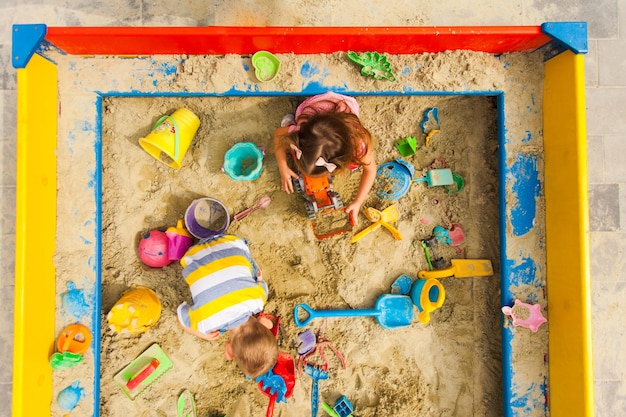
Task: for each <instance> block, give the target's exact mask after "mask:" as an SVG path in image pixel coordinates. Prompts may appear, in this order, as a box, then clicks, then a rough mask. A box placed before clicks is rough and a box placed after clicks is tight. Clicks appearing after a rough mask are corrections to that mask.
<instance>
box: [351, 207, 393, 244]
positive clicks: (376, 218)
mask: <svg viewBox="0 0 626 417" xmlns="http://www.w3.org/2000/svg"><path fill="white" fill-rule="evenodd" d="M363 214H365V217H367V219H368V220H369V221H371V222H372V224H370V225H369V226H367V227H366V228H365V229H363V230H361V231H360V232H359V233H357V234H356V235H354V236H352V239H350V242H351V243H354V242H357V241H358V240H360V239H361V238H362V237H364V236H365V235H367V234H369V233H370V232H372V231H374V230H376V229H378V228H380V226H383V227H385V228H386V229H387V230H389V231H390V232H391V235H392V236H393V237H394V238H395V239H397V240H402V234H401V233H400V232H399V231H398V229H396V228H395V227H394V226H392V225H391V223H393V222H395V221H396V220H398V215H399V214H398V209H397V208H396V206H395V205H394V204H392V205H390V206H389V207H387V208H386V209H384V210H383V211H379V210H376V209H375V208H372V207H367V208H366V209H365V210H363Z"/></svg>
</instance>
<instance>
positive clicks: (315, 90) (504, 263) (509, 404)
mask: <svg viewBox="0 0 626 417" xmlns="http://www.w3.org/2000/svg"><path fill="white" fill-rule="evenodd" d="M326 91H335V92H337V93H342V94H347V95H352V96H486V97H496V104H497V115H498V116H497V117H498V120H497V130H498V132H497V136H498V194H499V215H500V219H499V224H500V227H499V229H500V230H499V236H500V265H501V270H500V301H501V305H510V304H512V302H513V299H514V297H513V294H512V292H511V291H510V286H511V285H512V284H513V283H512V281H511V277H512V276H513V272H514V271H513V269H512V263H511V262H510V261H509V260H508V258H507V256H506V248H507V246H506V241H507V239H506V238H507V234H506V225H507V213H506V175H507V173H509V168H508V167H507V165H506V160H507V158H506V157H507V153H506V146H505V145H506V128H505V116H504V106H505V94H504V92H502V91H471V92H451V91H443V92H439V91H437V92H420V91H405V92H396V91H370V92H355V91H349V90H346V89H337V88H334V89H333V88H324V87H323V86H321V85H315V86H314V87H311V86H310V85H309V86H308V87H307V88H306V89H303V91H300V92H283V91H268V92H260V91H240V90H235V89H231V90H230V91H228V92H226V93H221V94H216V93H170V92H163V93H161V92H155V93H145V92H138V91H132V92H116V91H112V92H96V94H97V95H98V98H97V100H96V121H97V127H96V143H95V153H96V172H95V173H94V181H95V187H94V191H95V201H96V205H97V208H96V214H95V216H96V218H95V221H96V227H97V236H96V259H97V263H96V270H95V273H96V283H95V285H96V289H97V290H96V291H95V303H94V305H95V309H94V313H93V322H94V327H95V331H94V338H93V342H92V343H93V345H92V348H93V352H94V375H96V376H99V375H100V368H101V355H100V348H101V346H100V345H101V331H102V328H101V327H102V326H101V320H100V315H101V309H102V295H101V288H102V191H103V187H102V100H103V98H105V97H115V98H124V97H259V96H265V97H276V96H283V97H284V96H290V97H294V96H295V97H302V96H309V95H315V94H321V93H324V92H326ZM519 204H521V205H522V208H519V207H518V208H517V209H518V210H522V211H523V210H525V209H526V208H530V209H532V210H535V204H534V200H533V201H532V204H530V205H529V206H528V207H526V204H525V201H524V200H521V201H519ZM531 262H532V260H531ZM501 320H502V323H503V324H502V327H501V329H502V331H501V337H502V397H503V415H504V416H505V417H511V416H514V415H515V411H516V410H517V411H519V407H520V404H517V403H516V402H515V401H513V398H512V397H513V396H512V380H513V377H514V371H513V366H512V349H511V342H512V340H513V337H514V335H513V333H512V332H511V330H509V329H507V328H505V327H504V319H503V318H501ZM546 385H547V382H544V384H543V385H542V386H541V387H540V388H541V390H542V392H543V393H544V394H545V393H546V392H547V386H546ZM93 388H94V395H93V399H94V417H99V415H100V379H99V377H94V384H93ZM544 406H545V408H546V412H547V407H548V405H547V404H545V405H544ZM522 408H523V406H522Z"/></svg>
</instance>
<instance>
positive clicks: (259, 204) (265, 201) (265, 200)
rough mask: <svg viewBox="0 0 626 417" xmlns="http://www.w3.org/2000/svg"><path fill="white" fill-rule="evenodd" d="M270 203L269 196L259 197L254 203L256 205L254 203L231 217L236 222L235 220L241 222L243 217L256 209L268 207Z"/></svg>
mask: <svg viewBox="0 0 626 417" xmlns="http://www.w3.org/2000/svg"><path fill="white" fill-rule="evenodd" d="M271 202H272V199H271V198H270V196H269V195H263V196H261V197H259V199H258V200H257V201H256V203H254V204H253V205H252V207H249V208H247V209H245V210H243V211H240V212H239V213H237V214H235V215H234V216H233V220H235V221H237V220H241V219H243V218H244V217H246V216H247V215H248V214H250V213H252V212H253V211H255V210H258V209H266V208H268V207H269V206H270V203H271Z"/></svg>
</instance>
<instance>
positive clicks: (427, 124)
mask: <svg viewBox="0 0 626 417" xmlns="http://www.w3.org/2000/svg"><path fill="white" fill-rule="evenodd" d="M420 129H422V132H424V133H426V134H428V133H429V132H432V131H433V130H436V131H439V109H438V108H437V107H430V108H428V109H426V110H424V115H423V116H422V121H421V122H420Z"/></svg>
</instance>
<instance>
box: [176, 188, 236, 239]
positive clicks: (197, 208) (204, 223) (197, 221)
mask: <svg viewBox="0 0 626 417" xmlns="http://www.w3.org/2000/svg"><path fill="white" fill-rule="evenodd" d="M229 225H230V215H229V214H228V210H227V209H226V206H225V205H224V204H223V203H222V202H221V201H219V200H217V199H215V198H210V197H202V198H198V199H197V200H194V201H192V203H191V204H190V205H189V207H187V210H186V211H185V226H186V227H187V230H189V233H191V234H192V235H193V236H194V237H196V238H198V239H205V238H207V237H211V236H215V235H219V234H222V233H224V232H225V231H226V229H228V226H229Z"/></svg>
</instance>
